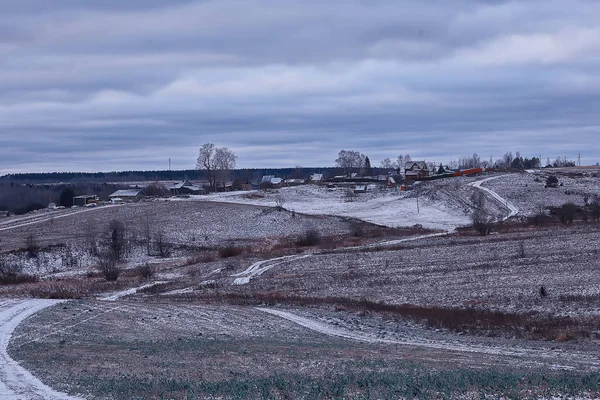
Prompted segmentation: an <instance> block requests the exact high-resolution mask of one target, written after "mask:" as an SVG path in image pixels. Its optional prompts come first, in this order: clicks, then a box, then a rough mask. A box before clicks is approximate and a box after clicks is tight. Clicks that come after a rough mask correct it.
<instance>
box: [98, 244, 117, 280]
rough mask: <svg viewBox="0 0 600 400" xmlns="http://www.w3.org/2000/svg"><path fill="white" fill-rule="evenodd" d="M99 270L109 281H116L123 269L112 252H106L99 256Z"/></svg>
mask: <svg viewBox="0 0 600 400" xmlns="http://www.w3.org/2000/svg"><path fill="white" fill-rule="evenodd" d="M98 270H99V271H100V273H101V274H102V275H103V276H104V279H106V280H107V281H109V282H111V281H116V280H117V279H119V275H121V267H120V266H119V264H118V259H117V258H116V257H115V256H114V254H113V253H112V252H110V251H105V252H103V253H101V254H99V255H98Z"/></svg>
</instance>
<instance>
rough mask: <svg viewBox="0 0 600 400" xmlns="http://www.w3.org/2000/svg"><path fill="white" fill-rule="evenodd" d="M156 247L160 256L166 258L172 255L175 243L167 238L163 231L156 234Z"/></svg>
mask: <svg viewBox="0 0 600 400" xmlns="http://www.w3.org/2000/svg"><path fill="white" fill-rule="evenodd" d="M154 247H155V248H156V252H157V254H158V256H159V257H161V258H166V257H170V256H171V252H172V250H173V245H172V244H171V243H169V242H167V241H166V240H165V235H164V234H163V233H162V232H159V233H157V234H156V236H155V238H154Z"/></svg>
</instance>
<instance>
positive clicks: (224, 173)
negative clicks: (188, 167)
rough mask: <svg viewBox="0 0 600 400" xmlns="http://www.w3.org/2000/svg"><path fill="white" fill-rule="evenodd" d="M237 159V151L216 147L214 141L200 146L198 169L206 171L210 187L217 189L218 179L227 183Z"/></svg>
mask: <svg viewBox="0 0 600 400" xmlns="http://www.w3.org/2000/svg"><path fill="white" fill-rule="evenodd" d="M236 160H237V156H236V155H235V153H234V152H233V151H231V150H229V149H228V148H227V147H215V145H214V144H212V143H205V144H203V145H202V147H201V148H200V155H199V156H198V159H197V160H196V169H198V170H204V171H206V174H207V176H208V181H209V184H210V187H211V188H212V189H213V190H217V180H219V181H222V182H223V185H225V181H226V180H227V179H229V175H230V171H231V170H232V169H234V168H235V163H236Z"/></svg>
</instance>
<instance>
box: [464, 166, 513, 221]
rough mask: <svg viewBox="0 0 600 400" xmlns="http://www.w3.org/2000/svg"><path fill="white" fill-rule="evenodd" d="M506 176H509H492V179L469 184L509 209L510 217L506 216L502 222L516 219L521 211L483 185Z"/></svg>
mask: <svg viewBox="0 0 600 400" xmlns="http://www.w3.org/2000/svg"><path fill="white" fill-rule="evenodd" d="M505 176H507V175H499V176H492V177H490V178H485V179H482V180H480V181H476V182H471V183H469V185H470V186H473V187H474V188H477V189H479V190H483V191H484V192H486V193H487V194H489V195H490V196H492V197H493V198H494V199H495V200H496V201H498V202H499V203H500V204H502V206H504V207H506V208H507V210H508V215H506V216H504V217H503V218H502V221H506V220H507V219H509V218H510V217H514V216H515V215H517V214H518V213H519V209H518V208H517V207H515V205H514V204H512V203H511V202H510V201H508V200H507V199H505V198H504V197H502V196H500V195H499V194H498V193H496V192H494V191H493V190H491V189H489V188H486V187H483V186H481V185H482V184H484V183H485V182H489V181H491V180H494V179H499V178H503V177H505Z"/></svg>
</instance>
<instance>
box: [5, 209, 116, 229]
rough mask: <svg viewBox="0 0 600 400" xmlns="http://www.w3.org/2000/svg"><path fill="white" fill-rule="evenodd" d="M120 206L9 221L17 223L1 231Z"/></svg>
mask: <svg viewBox="0 0 600 400" xmlns="http://www.w3.org/2000/svg"><path fill="white" fill-rule="evenodd" d="M120 206H122V204H110V205H106V206H100V207H92V208H86V209H83V210H79V211H73V212H70V213H65V214H60V215H50V216H47V217H42V218H38V219H33V221H31V220H30V221H28V222H21V223H20V221H19V220H16V221H9V223H12V222H14V223H15V225H10V226H7V227H3V228H0V232H2V231H9V230H11V229H17V228H21V227H23V226H29V225H35V224H41V223H42V222H48V221H51V220H56V219H60V218H66V217H70V216H72V215H77V214H81V213H84V212H90V211H94V210H101V209H105V208H112V207H120Z"/></svg>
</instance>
